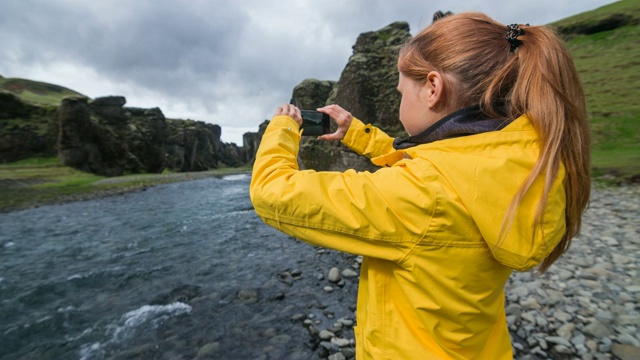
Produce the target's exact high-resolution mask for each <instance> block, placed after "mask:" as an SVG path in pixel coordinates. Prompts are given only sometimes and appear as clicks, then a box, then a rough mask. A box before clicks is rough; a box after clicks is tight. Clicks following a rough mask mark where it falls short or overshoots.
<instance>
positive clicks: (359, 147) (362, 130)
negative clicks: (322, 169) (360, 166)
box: [342, 117, 373, 154]
mask: <svg viewBox="0 0 640 360" xmlns="http://www.w3.org/2000/svg"><path fill="white" fill-rule="evenodd" d="M371 127H372V126H371V124H365V123H363V122H362V121H360V120H359V119H357V118H355V117H354V118H353V119H352V120H351V125H350V126H349V130H347V133H346V134H345V135H344V139H342V143H343V144H345V145H346V146H348V147H349V148H350V149H351V150H353V151H355V152H357V153H358V154H363V153H364V152H365V149H366V148H367V146H368V145H369V143H370V142H371V137H372V136H373V131H371Z"/></svg>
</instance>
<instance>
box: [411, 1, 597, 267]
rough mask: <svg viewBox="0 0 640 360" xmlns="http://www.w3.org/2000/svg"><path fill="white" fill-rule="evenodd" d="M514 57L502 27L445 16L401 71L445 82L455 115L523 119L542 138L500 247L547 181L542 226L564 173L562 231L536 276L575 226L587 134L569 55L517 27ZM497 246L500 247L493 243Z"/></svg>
mask: <svg viewBox="0 0 640 360" xmlns="http://www.w3.org/2000/svg"><path fill="white" fill-rule="evenodd" d="M521 28H522V29H524V34H522V35H520V36H519V37H518V40H520V41H521V42H522V43H521V44H520V46H519V47H518V48H517V50H515V51H511V49H510V47H511V44H510V43H509V41H507V40H506V38H505V36H506V34H507V30H508V29H507V26H506V25H503V24H500V23H498V22H496V21H494V20H493V19H491V18H489V17H488V16H486V15H484V14H480V13H460V14H456V15H452V16H447V17H444V18H442V19H439V20H438V21H436V22H434V23H433V24H432V25H430V26H428V27H426V28H425V29H424V30H422V31H421V32H420V33H419V34H418V35H416V36H415V37H413V38H411V39H410V40H409V41H408V42H407V43H406V44H405V45H404V46H403V48H402V49H401V51H400V57H399V60H398V69H399V71H400V72H401V73H402V74H404V75H405V76H408V77H410V78H412V79H413V80H414V81H418V82H424V81H425V80H426V76H427V74H428V73H429V72H430V71H438V72H441V73H442V74H443V75H444V76H443V77H444V78H445V81H446V82H445V87H444V90H445V93H444V102H446V103H447V104H446V106H447V107H451V108H452V109H459V108H462V107H465V106H471V105H480V107H481V109H482V111H483V112H484V113H486V114H487V115H488V116H491V117H499V118H511V119H515V118H517V117H520V116H522V115H525V114H526V115H527V116H528V117H529V119H530V120H531V123H532V126H533V127H534V129H535V130H536V132H537V133H538V136H539V138H540V155H539V157H538V160H537V162H536V164H535V166H534V168H533V169H532V171H531V173H530V174H529V176H528V177H527V179H526V180H525V181H524V183H523V184H522V186H521V188H520V190H519V191H518V193H517V194H516V195H515V196H514V198H513V201H512V203H511V206H510V207H509V209H508V211H507V215H506V216H505V220H504V222H503V224H502V230H501V235H500V239H499V242H500V241H502V240H503V239H504V236H505V235H506V231H507V229H508V228H509V227H510V224H511V222H512V219H513V216H514V214H515V211H516V209H517V207H518V205H519V204H520V202H521V200H522V198H523V197H524V194H525V193H526V192H527V191H528V190H529V188H530V187H531V186H532V184H533V183H534V181H535V180H536V179H537V178H538V177H541V176H543V177H544V180H545V186H544V191H543V194H542V198H541V199H540V202H539V204H538V209H537V217H536V224H535V226H534V227H537V226H540V225H541V224H542V221H543V219H542V217H543V213H544V211H543V210H544V208H545V207H546V203H547V198H548V194H549V190H550V189H551V186H552V185H553V183H554V181H555V179H556V178H557V176H558V171H559V168H560V164H562V165H563V166H564V168H565V170H566V177H565V179H564V186H565V189H566V200H567V202H566V209H565V220H566V231H565V234H564V236H563V238H562V240H561V241H560V243H559V244H558V245H557V246H556V248H555V249H554V250H553V251H552V252H551V253H550V254H549V256H548V257H547V258H546V259H545V260H544V261H543V262H542V265H541V266H540V268H539V271H540V272H544V271H546V270H547V269H548V268H549V266H551V264H552V263H553V262H554V261H555V260H556V259H557V258H558V257H560V255H562V253H564V252H565V251H566V250H567V249H568V248H569V245H570V244H571V239H572V238H573V237H575V236H576V235H577V234H578V233H579V231H580V226H581V219H582V213H583V212H584V210H585V209H586V207H587V205H588V202H589V196H590V190H591V176H590V170H589V169H590V153H589V148H590V132H589V123H588V115H587V109H586V103H585V97H584V92H583V89H582V84H581V82H580V78H579V77H578V73H577V71H576V68H575V65H574V63H573V60H572V58H571V55H570V53H569V51H568V50H567V48H566V46H565V45H564V43H563V42H562V41H561V40H560V38H559V36H557V34H556V33H555V32H554V31H553V30H552V29H550V28H547V27H543V26H522V25H521ZM499 242H498V243H499Z"/></svg>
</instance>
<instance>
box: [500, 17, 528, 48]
mask: <svg viewBox="0 0 640 360" xmlns="http://www.w3.org/2000/svg"><path fill="white" fill-rule="evenodd" d="M526 26H529V24H526ZM507 29H509V30H507V36H506V38H507V41H508V42H509V44H511V52H514V51H516V49H517V48H518V46H520V45H522V41H520V40H518V36H520V35H524V29H521V28H520V25H519V24H511V25H507Z"/></svg>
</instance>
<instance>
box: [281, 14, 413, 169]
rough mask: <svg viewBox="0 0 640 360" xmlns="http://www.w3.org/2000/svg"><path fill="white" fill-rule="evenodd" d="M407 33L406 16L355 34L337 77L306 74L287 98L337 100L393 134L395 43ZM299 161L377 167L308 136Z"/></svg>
mask: <svg viewBox="0 0 640 360" xmlns="http://www.w3.org/2000/svg"><path fill="white" fill-rule="evenodd" d="M410 37H411V34H410V32H409V25H408V24H407V23H406V22H395V23H392V24H390V25H388V26H386V27H384V28H382V29H380V30H378V31H372V32H366V33H363V34H360V36H358V39H357V41H356V44H355V45H354V46H353V55H351V57H350V58H349V61H348V63H347V65H346V67H345V69H344V70H343V72H342V75H341V76H340V80H339V81H338V82H335V83H334V82H331V81H320V80H315V79H306V80H304V81H302V82H301V83H300V84H299V85H297V86H296V87H295V88H294V90H293V95H292V98H291V103H292V104H296V105H299V106H300V107H302V108H307V109H315V108H317V107H320V106H324V105H327V104H338V105H340V106H342V107H344V108H345V109H347V110H348V111H350V112H351V113H352V114H353V115H354V116H355V117H357V118H358V119H360V120H362V121H364V122H365V123H373V124H375V125H376V126H378V127H380V128H381V129H383V130H385V131H386V132H387V133H388V134H390V135H392V136H394V135H400V134H401V132H402V127H401V125H400V122H399V120H398V111H399V106H400V95H399V94H398V92H397V91H396V86H397V83H398V74H397V69H396V62H397V49H398V47H399V46H401V45H402V44H403V43H404V42H405V41H407V39H409V38H410ZM329 88H330V90H329ZM300 162H301V164H300V166H301V168H307V169H315V170H335V171H344V170H346V169H357V170H367V171H375V170H376V169H377V167H375V166H374V165H372V164H371V162H370V161H369V160H368V159H365V158H363V157H361V156H358V155H356V154H354V153H353V152H352V151H350V150H349V149H347V148H346V147H345V146H343V145H341V144H339V143H333V142H331V143H329V142H323V141H317V140H315V139H312V138H303V140H302V142H301V148H300Z"/></svg>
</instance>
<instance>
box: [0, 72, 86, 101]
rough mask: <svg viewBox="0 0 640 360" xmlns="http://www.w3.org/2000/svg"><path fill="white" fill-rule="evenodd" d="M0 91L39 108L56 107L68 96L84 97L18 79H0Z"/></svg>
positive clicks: (35, 82)
mask: <svg viewBox="0 0 640 360" xmlns="http://www.w3.org/2000/svg"><path fill="white" fill-rule="evenodd" d="M0 91H8V92H11V93H13V94H15V95H17V96H18V97H19V98H20V99H22V100H23V101H25V102H28V103H31V104H34V105H40V106H58V105H60V102H61V101H62V99H64V98H66V97H70V96H81V97H86V96H84V95H82V94H80V93H78V92H76V91H73V90H70V89H67V88H65V87H62V86H58V85H54V84H48V83H43V82H39V81H33V80H27V79H18V78H0Z"/></svg>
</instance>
